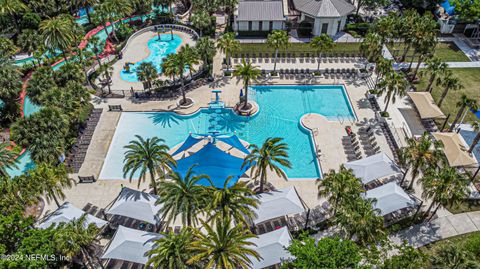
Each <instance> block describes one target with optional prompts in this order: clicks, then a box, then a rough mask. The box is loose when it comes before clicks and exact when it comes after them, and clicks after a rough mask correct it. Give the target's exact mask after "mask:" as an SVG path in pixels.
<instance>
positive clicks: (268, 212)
mask: <svg viewBox="0 0 480 269" xmlns="http://www.w3.org/2000/svg"><path fill="white" fill-rule="evenodd" d="M256 197H257V199H258V201H259V205H258V208H254V209H253V212H254V213H255V215H256V218H254V219H253V223H254V224H258V223H261V222H264V221H267V220H270V219H274V218H278V217H282V216H286V215H290V214H297V213H302V212H303V211H305V207H304V205H303V203H302V201H301V200H300V197H298V194H297V191H296V190H295V187H288V188H285V189H280V190H276V191H272V192H268V193H262V194H259V195H256Z"/></svg>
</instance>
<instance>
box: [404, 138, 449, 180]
mask: <svg viewBox="0 0 480 269" xmlns="http://www.w3.org/2000/svg"><path fill="white" fill-rule="evenodd" d="M442 148H443V145H442V143H441V142H440V141H434V140H433V139H432V138H430V136H429V134H428V133H424V134H423V135H422V136H421V137H420V138H419V139H414V138H408V139H407V146H406V147H404V148H401V149H400V150H399V158H400V164H402V165H403V166H405V167H406V168H409V169H411V176H412V179H411V181H410V185H409V186H408V188H409V189H411V188H412V187H413V182H414V181H415V179H416V178H417V176H418V175H419V174H420V172H422V171H426V170H427V169H428V168H430V167H432V166H437V165H439V162H440V163H442V162H444V161H445V155H444V154H443V150H442ZM402 183H403V182H402Z"/></svg>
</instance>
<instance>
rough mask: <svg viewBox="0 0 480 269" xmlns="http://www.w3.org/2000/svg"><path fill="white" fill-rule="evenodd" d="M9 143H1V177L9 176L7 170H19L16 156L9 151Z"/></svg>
mask: <svg viewBox="0 0 480 269" xmlns="http://www.w3.org/2000/svg"><path fill="white" fill-rule="evenodd" d="M9 146H10V145H9V144H8V143H0V177H1V176H4V177H6V176H8V174H7V169H17V168H18V166H17V159H16V158H15V157H16V154H15V153H14V152H13V151H11V150H10V149H8V147H9Z"/></svg>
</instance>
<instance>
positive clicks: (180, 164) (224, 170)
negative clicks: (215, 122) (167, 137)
mask: <svg viewBox="0 0 480 269" xmlns="http://www.w3.org/2000/svg"><path fill="white" fill-rule="evenodd" d="M216 139H222V138H221V137H219V138H216ZM187 141H188V139H187ZM236 141H238V143H240V140H238V138H237V139H233V138H225V140H224V141H223V142H225V143H227V144H229V145H231V144H234V145H231V146H232V147H238V148H239V150H240V151H245V150H246V148H245V147H243V145H242V144H241V143H240V144H235V142H236ZM230 143H231V144H230ZM195 144H196V143H195ZM182 147H183V145H182V146H181V148H182ZM242 148H243V149H242ZM247 152H248V151H247ZM243 162H244V159H243V158H240V157H236V156H233V155H231V154H228V153H226V152H224V151H222V150H220V149H219V148H218V147H217V146H216V145H215V144H213V143H211V142H208V143H207V144H206V145H204V146H203V147H202V148H201V149H200V150H198V151H197V152H195V153H192V154H191V155H190V156H188V157H185V158H183V159H180V160H177V166H176V167H173V168H172V169H173V171H175V172H178V173H179V174H180V175H181V176H182V177H183V176H185V175H186V173H187V172H188V169H189V168H191V167H193V169H192V172H193V175H207V176H209V179H210V181H211V182H212V183H213V185H214V186H215V187H217V188H223V187H224V185H225V182H226V180H227V179H228V178H230V177H231V179H230V180H229V181H228V183H227V186H226V187H231V186H233V185H234V184H235V183H236V182H237V181H238V180H239V178H240V177H241V176H243V175H244V174H245V172H246V171H247V170H248V169H249V168H250V165H245V166H243ZM210 181H209V180H208V179H202V180H200V181H199V182H198V184H200V185H204V186H210V185H211V184H210Z"/></svg>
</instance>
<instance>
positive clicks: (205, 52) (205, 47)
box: [195, 36, 217, 69]
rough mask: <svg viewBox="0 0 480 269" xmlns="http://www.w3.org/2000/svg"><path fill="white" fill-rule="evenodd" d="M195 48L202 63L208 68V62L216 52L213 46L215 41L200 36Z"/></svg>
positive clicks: (209, 62)
mask: <svg viewBox="0 0 480 269" xmlns="http://www.w3.org/2000/svg"><path fill="white" fill-rule="evenodd" d="M195 49H196V50H197V52H198V54H199V55H200V58H201V59H202V61H203V63H204V64H205V65H207V66H208V68H209V69H210V64H211V61H212V59H213V57H215V54H216V53H217V50H216V48H215V42H213V40H212V39H210V38H209V37H208V36H203V37H200V38H199V39H198V41H197V44H196V45H195Z"/></svg>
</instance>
